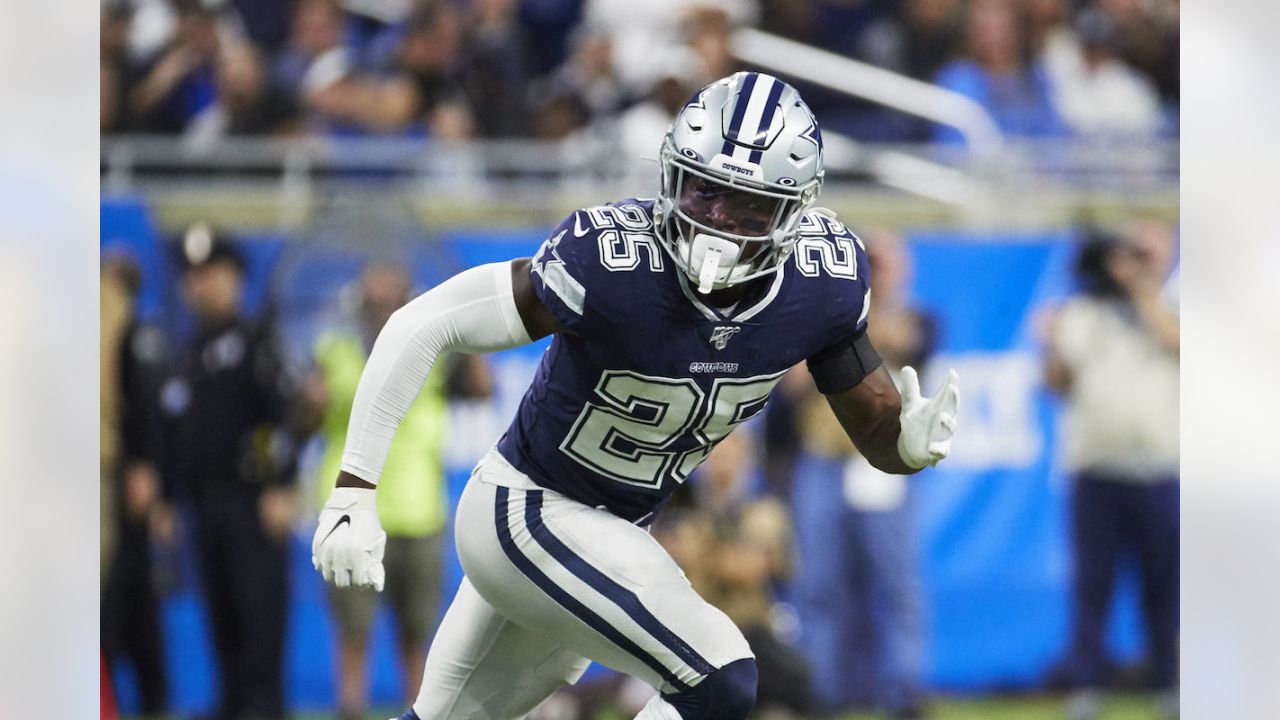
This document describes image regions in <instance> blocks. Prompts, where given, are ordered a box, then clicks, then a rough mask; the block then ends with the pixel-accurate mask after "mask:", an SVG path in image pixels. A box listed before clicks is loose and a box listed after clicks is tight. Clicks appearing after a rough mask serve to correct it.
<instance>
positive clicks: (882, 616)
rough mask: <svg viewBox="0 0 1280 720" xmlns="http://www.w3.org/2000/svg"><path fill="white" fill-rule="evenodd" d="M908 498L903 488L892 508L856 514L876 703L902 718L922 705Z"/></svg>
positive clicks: (920, 611) (920, 608)
mask: <svg viewBox="0 0 1280 720" xmlns="http://www.w3.org/2000/svg"><path fill="white" fill-rule="evenodd" d="M912 492H913V490H912V489H911V488H910V486H908V488H907V492H906V495H905V496H904V497H903V500H902V503H901V504H900V505H898V506H897V507H892V508H887V509H884V510H864V511H862V512H859V513H858V514H857V519H858V523H859V525H860V526H861V527H860V531H859V535H860V537H861V538H862V545H863V547H864V548H865V550H866V552H865V554H864V559H865V561H866V567H867V570H868V580H869V583H870V591H871V597H870V600H871V603H870V608H871V618H872V621H873V623H874V626H875V633H874V635H875V637H876V642H877V646H878V649H879V652H878V653H877V654H878V656H879V657H878V658H877V660H878V662H877V668H876V677H877V683H876V685H877V686H878V687H877V694H878V700H879V702H880V705H881V707H882V708H883V709H885V710H887V711H888V712H890V713H891V714H892V713H898V714H902V715H907V714H910V713H912V712H915V711H918V710H919V708H920V707H921V706H922V705H923V703H924V687H923V685H924V662H925V625H924V620H925V618H924V615H925V613H924V600H923V595H924V592H923V590H922V588H921V587H920V572H919V568H918V565H917V561H916V558H917V547H918V545H917V542H916V534H915V523H914V516H913V509H912ZM895 716H896V715H895Z"/></svg>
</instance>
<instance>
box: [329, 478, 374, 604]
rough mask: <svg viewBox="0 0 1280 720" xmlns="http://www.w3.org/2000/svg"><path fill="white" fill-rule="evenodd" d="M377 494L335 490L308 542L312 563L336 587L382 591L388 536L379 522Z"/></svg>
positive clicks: (366, 490)
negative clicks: (384, 552)
mask: <svg viewBox="0 0 1280 720" xmlns="http://www.w3.org/2000/svg"><path fill="white" fill-rule="evenodd" d="M376 492H377V491H376V490H370V489H366V488H353V487H340V488H334V489H333V494H331V495H330V496H329V502H327V503H325V504H324V509H323V510H321V511H320V524H319V526H318V527H317V528H316V534H315V537H313V538H312V539H311V564H312V565H313V566H315V569H316V570H319V571H320V574H321V575H324V579H325V580H328V581H330V582H332V583H333V584H334V585H337V586H338V587H347V586H349V585H354V586H356V587H372V588H373V589H374V590H378V591H381V590H382V583H383V581H384V580H385V578H386V575H385V571H384V570H383V568H382V553H383V551H384V550H386V547H387V534H386V533H385V532H383V530H382V523H380V522H378V505H377V501H376V497H375V493H376Z"/></svg>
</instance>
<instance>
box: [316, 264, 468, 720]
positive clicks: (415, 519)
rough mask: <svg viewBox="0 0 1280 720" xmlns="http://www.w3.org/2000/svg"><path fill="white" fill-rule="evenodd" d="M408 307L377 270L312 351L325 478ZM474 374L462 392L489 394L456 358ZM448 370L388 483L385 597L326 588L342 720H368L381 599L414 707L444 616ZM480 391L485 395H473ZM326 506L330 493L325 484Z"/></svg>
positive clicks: (388, 272)
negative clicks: (362, 390)
mask: <svg viewBox="0 0 1280 720" xmlns="http://www.w3.org/2000/svg"><path fill="white" fill-rule="evenodd" d="M409 299H410V284H409V278H408V276H407V275H405V273H404V271H403V270H401V269H399V268H397V267H392V266H389V265H378V264H374V265H370V266H369V267H368V268H366V269H365V271H364V273H363V275H362V276H361V278H360V305H359V324H358V328H356V329H355V330H352V331H342V330H334V331H330V332H326V333H325V334H324V335H322V336H321V337H320V339H319V341H318V342H317V343H316V347H315V355H314V360H315V368H316V370H315V372H314V373H313V375H312V377H311V378H309V379H308V381H307V383H306V384H305V386H304V392H303V394H302V396H301V401H302V405H303V415H304V417H307V418H310V422H309V423H308V424H309V425H312V426H316V427H319V429H320V431H321V432H322V434H323V437H324V456H323V458H322V460H321V464H320V468H319V473H320V477H322V478H329V477H336V476H337V474H338V465H339V462H340V461H341V459H342V448H343V445H344V443H345V441H346V434H347V419H348V417H349V416H350V414H351V404H352V402H353V400H354V398H355V392H356V384H357V382H358V381H359V380H360V373H361V372H362V371H363V370H364V365H365V362H366V361H367V360H368V357H369V351H370V349H371V348H372V347H373V342H374V340H375V339H376V338H377V336H378V332H379V331H380V330H381V329H382V326H383V325H384V324H385V323H386V321H387V319H388V318H389V317H391V314H392V313H393V312H395V311H396V310H397V309H399V308H400V306H402V305H404V304H405V303H406V302H408V301H409ZM455 357H456V358H457V359H458V361H460V362H461V363H462V364H463V365H465V366H466V367H467V368H468V370H470V372H468V373H465V374H464V376H463V377H464V380H463V383H462V384H463V386H464V388H463V389H464V390H467V391H470V392H472V393H473V394H474V392H476V391H478V392H486V391H487V390H488V387H487V381H488V376H487V373H486V372H485V366H484V363H483V361H482V360H480V359H479V358H478V357H475V356H467V355H459V356H455ZM447 372H448V371H447V369H446V366H445V365H444V364H441V365H440V366H439V367H437V368H436V369H435V370H433V372H432V373H431V375H429V376H428V377H427V380H426V383H425V384H424V385H423V389H422V392H421V393H420V394H419V395H418V398H417V400H416V401H415V402H414V404H413V406H412V407H411V408H410V409H409V413H408V415H406V416H405V421H404V423H403V424H402V425H401V427H400V431H399V432H398V433H396V438H395V441H394V442H393V443H392V445H391V451H390V455H388V458H387V465H386V468H385V469H384V471H383V474H382V488H383V490H382V492H383V493H385V497H384V496H383V495H379V500H378V514H379V516H380V518H381V521H382V527H383V528H384V529H385V530H386V531H387V546H386V555H385V558H384V560H383V563H384V565H385V567H386V573H387V574H386V589H385V591H384V592H383V593H382V594H381V595H379V593H377V592H375V591H374V590H373V589H372V588H355V587H351V588H338V587H334V586H332V585H330V586H328V594H329V602H330V606H331V607H332V609H333V612H334V616H335V619H336V620H337V627H338V647H339V662H338V668H339V673H338V707H339V717H340V718H342V720H353V719H355V718H363V717H365V714H366V709H367V707H366V704H367V702H368V697H367V695H368V693H367V686H366V677H367V674H368V669H369V668H368V663H367V658H368V655H367V646H368V641H369V628H370V625H371V624H372V622H373V616H374V611H375V609H376V608H377V605H378V602H379V599H380V598H385V599H386V600H387V601H389V602H390V603H391V609H392V610H393V612H394V615H395V619H396V631H397V640H398V643H397V647H398V648H399V650H400V660H401V665H402V669H403V673H404V677H403V680H404V683H403V687H404V697H405V698H408V699H410V700H411V699H412V698H413V697H414V696H415V695H416V694H417V692H418V686H419V684H421V681H422V669H423V664H424V662H425V659H426V649H427V644H428V643H429V641H430V638H431V634H432V632H433V628H434V627H435V623H436V618H437V616H438V614H439V607H440V586H441V582H442V572H443V565H444V536H443V530H444V528H445V525H446V523H447V520H448V516H449V501H448V496H447V493H446V487H445V480H444V460H443V457H442V455H443V452H444V442H445V435H446V432H447V429H448V415H447V407H446V402H447V398H446V373H447ZM477 385H479V386H480V387H478V388H477V387H475V386H477ZM321 488H322V496H321V497H318V498H317V500H318V504H317V507H318V506H320V505H323V504H324V503H325V502H326V501H327V500H328V499H329V498H328V495H329V492H330V491H331V490H332V489H333V488H332V487H331V486H330V485H329V484H328V483H321Z"/></svg>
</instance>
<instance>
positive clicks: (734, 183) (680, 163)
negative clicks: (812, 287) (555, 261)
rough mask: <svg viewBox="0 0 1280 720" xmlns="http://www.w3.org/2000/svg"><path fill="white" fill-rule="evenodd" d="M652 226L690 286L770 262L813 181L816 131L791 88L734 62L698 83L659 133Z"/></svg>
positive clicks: (751, 273) (709, 286) (817, 173)
mask: <svg viewBox="0 0 1280 720" xmlns="http://www.w3.org/2000/svg"><path fill="white" fill-rule="evenodd" d="M661 164H662V187H661V189H660V191H659V193H658V201H657V203H656V205H655V208H654V216H655V220H656V221H657V225H658V235H659V237H660V238H661V239H662V242H663V245H664V246H665V247H666V249H667V252H668V253H669V254H670V255H671V257H672V259H673V260H674V261H675V263H676V265H677V266H678V267H679V268H680V269H681V270H682V271H684V272H685V274H687V275H688V276H689V278H690V279H692V280H693V283H694V286H695V287H696V288H697V289H698V291H699V292H702V293H707V292H710V291H712V290H718V289H721V288H726V287H729V286H730V285H736V284H738V283H743V282H746V281H748V280H753V279H755V278H758V277H761V276H763V275H767V274H769V273H771V272H774V271H776V270H777V269H778V268H779V267H781V266H782V264H783V263H784V262H786V260H787V258H788V257H790V256H791V252H792V250H793V249H794V248H795V243H796V232H797V227H798V226H799V224H800V219H801V217H803V215H804V213H805V211H806V210H808V209H809V208H810V207H811V206H812V205H813V203H814V201H815V200H816V199H817V197H818V192H819V191H820V190H821V189H822V177H823V168H822V133H821V132H820V131H819V130H818V123H817V121H816V120H814V118H813V113H812V112H811V111H810V110H809V106H807V105H805V103H804V100H801V99H800V93H798V92H796V89H795V88H793V87H791V86H790V85H788V84H786V83H784V82H782V81H781V80H779V79H777V78H775V77H772V76H770V75H766V74H764V73H754V72H739V73H734V74H733V75H731V76H729V77H727V78H724V79H723V80H718V81H716V82H714V83H712V84H710V85H708V86H706V87H705V88H703V89H702V90H701V91H699V92H698V94H697V95H695V96H694V97H693V99H692V100H690V101H689V103H688V104H686V105H685V106H684V108H683V109H682V110H681V111H680V113H679V114H678V115H676V118H675V120H674V121H673V122H672V124H671V129H670V130H668V131H667V135H666V138H665V139H664V140H663V143H662V155H661Z"/></svg>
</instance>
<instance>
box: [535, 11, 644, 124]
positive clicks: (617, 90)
mask: <svg viewBox="0 0 1280 720" xmlns="http://www.w3.org/2000/svg"><path fill="white" fill-rule="evenodd" d="M570 45H571V52H572V54H571V55H570V56H569V59H568V60H566V61H565V63H564V64H563V65H561V66H560V67H559V68H558V69H557V70H556V71H555V72H554V73H552V74H551V76H550V77H548V78H546V79H544V80H542V81H540V82H539V83H538V85H539V86H541V87H539V88H538V89H536V90H535V92H534V95H535V96H540V97H539V99H537V100H535V103H534V104H535V106H539V105H543V104H545V98H546V97H548V96H550V97H557V98H564V99H565V101H566V102H568V103H572V104H573V105H574V106H576V107H580V108H582V109H583V110H584V111H585V112H586V115H587V120H586V121H585V122H594V123H597V124H599V123H601V121H604V122H606V123H607V122H609V121H612V120H613V119H614V118H616V117H617V116H618V113H620V112H621V111H622V109H623V107H625V106H626V104H627V102H628V97H627V93H626V91H625V90H624V89H623V87H622V81H621V79H620V78H619V77H618V73H617V72H616V71H615V70H614V59H613V41H612V40H611V39H610V38H609V36H608V35H607V34H605V33H603V32H600V31H597V30H594V29H591V28H588V27H580V28H578V29H577V30H576V31H575V32H574V34H573V37H572V39H571V42H570ZM664 132H665V130H664ZM538 134H539V135H543V134H544V133H538Z"/></svg>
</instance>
